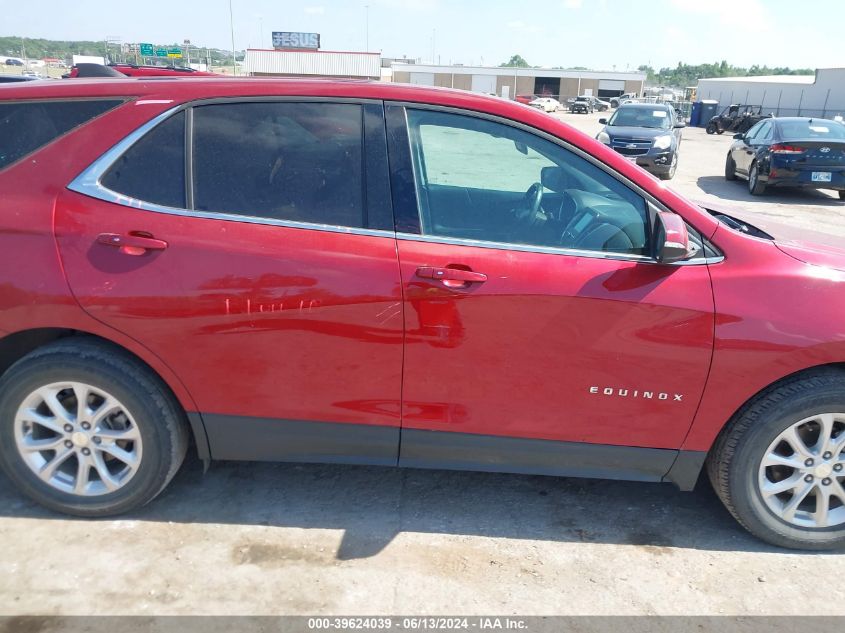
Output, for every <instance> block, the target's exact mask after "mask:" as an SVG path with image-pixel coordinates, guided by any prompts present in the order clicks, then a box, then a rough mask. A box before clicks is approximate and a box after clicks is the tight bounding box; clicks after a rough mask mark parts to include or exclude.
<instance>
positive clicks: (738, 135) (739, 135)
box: [734, 134, 745, 141]
mask: <svg viewBox="0 0 845 633" xmlns="http://www.w3.org/2000/svg"><path fill="white" fill-rule="evenodd" d="M734 139H735V140H737V141H741V140H743V139H745V134H734Z"/></svg>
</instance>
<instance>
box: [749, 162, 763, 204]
mask: <svg viewBox="0 0 845 633" xmlns="http://www.w3.org/2000/svg"><path fill="white" fill-rule="evenodd" d="M748 191H749V193H750V194H751V195H752V196H762V195H763V194H764V193H766V184H765V183H763V182H760V170H759V169H758V168H757V161H754V163H752V165H751V171H749V172H748Z"/></svg>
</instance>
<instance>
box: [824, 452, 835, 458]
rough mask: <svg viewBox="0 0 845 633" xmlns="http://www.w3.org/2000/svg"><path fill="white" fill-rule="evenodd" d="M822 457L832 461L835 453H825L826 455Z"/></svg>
mask: <svg viewBox="0 0 845 633" xmlns="http://www.w3.org/2000/svg"><path fill="white" fill-rule="evenodd" d="M822 457H824V458H825V459H830V458H831V457H833V453H831V452H830V451H828V452H827V453H825V454H824V455H822Z"/></svg>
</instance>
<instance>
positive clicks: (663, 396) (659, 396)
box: [590, 387, 684, 402]
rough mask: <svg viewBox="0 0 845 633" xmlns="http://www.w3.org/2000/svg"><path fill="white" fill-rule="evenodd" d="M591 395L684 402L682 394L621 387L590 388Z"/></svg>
mask: <svg viewBox="0 0 845 633" xmlns="http://www.w3.org/2000/svg"><path fill="white" fill-rule="evenodd" d="M590 393H593V394H597V395H603V396H616V397H617V398H645V399H646V400H671V401H672V402H683V401H684V395H683V394H681V393H674V394H673V393H666V392H665V391H641V390H639V389H621V388H619V387H590Z"/></svg>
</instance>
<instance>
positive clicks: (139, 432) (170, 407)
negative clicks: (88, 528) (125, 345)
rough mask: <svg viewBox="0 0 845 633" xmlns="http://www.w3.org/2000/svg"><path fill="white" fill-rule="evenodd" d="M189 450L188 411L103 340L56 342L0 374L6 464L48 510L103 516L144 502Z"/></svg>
mask: <svg viewBox="0 0 845 633" xmlns="http://www.w3.org/2000/svg"><path fill="white" fill-rule="evenodd" d="M187 446H188V427H187V422H186V420H185V414H184V412H183V411H182V410H181V408H180V407H179V404H178V402H177V401H176V400H175V398H174V396H173V395H172V394H171V393H170V391H169V390H168V389H167V387H166V386H165V385H164V384H163V383H162V382H161V380H160V379H158V377H157V376H155V375H154V374H153V373H152V371H151V370H150V369H149V368H148V367H146V366H145V365H143V364H142V363H141V362H140V361H138V360H137V359H135V358H134V357H132V356H130V355H129V354H127V353H126V352H124V351H122V350H120V349H118V348H113V347H111V346H110V345H108V344H104V343H100V342H99V341H97V340H94V339H88V338H82V337H72V338H67V339H63V340H60V341H57V342H55V343H51V344H50V345H47V346H45V347H43V348H40V349H37V350H36V351H34V352H32V353H30V354H28V355H27V356H25V357H24V358H22V359H21V360H19V361H18V362H16V363H15V364H14V365H12V367H10V368H9V370H8V371H7V372H6V373H5V374H4V375H3V377H2V379H0V466H2V468H3V470H4V471H5V472H6V474H7V475H8V476H9V478H10V479H11V480H12V481H13V482H14V483H15V484H16V485H17V487H18V489H19V490H20V491H21V492H23V493H24V494H26V495H27V496H29V497H30V498H32V499H34V500H35V501H37V502H38V503H40V504H41V505H43V506H45V507H47V508H50V509H51V510H56V511H58V512H64V513H66V514H72V515H76V516H83V517H99V516H109V515H115V514H120V513H123V512H127V511H129V510H133V509H135V508H138V507H140V506H143V505H144V504H146V503H148V502H149V501H151V500H152V499H153V498H155V497H156V496H157V495H158V494H159V493H160V492H161V491H162V490H163V489H164V487H165V486H166V485H167V484H168V483H169V482H170V480H171V479H172V478H173V476H174V475H175V474H176V472H177V471H178V469H179V466H180V465H181V464H182V461H183V460H184V457H185V453H186V450H187Z"/></svg>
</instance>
